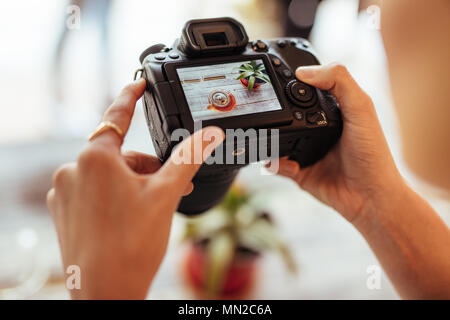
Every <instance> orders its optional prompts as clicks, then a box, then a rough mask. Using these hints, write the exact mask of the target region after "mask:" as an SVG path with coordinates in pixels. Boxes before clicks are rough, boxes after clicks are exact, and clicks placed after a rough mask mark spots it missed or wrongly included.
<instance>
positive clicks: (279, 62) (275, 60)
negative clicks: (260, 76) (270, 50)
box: [272, 57, 281, 67]
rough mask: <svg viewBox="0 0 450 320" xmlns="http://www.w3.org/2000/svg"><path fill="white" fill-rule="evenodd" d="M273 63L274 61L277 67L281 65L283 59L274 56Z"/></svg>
mask: <svg viewBox="0 0 450 320" xmlns="http://www.w3.org/2000/svg"><path fill="white" fill-rule="evenodd" d="M272 63H273V65H274V66H275V67H279V66H281V60H280V59H278V58H275V57H273V58H272Z"/></svg>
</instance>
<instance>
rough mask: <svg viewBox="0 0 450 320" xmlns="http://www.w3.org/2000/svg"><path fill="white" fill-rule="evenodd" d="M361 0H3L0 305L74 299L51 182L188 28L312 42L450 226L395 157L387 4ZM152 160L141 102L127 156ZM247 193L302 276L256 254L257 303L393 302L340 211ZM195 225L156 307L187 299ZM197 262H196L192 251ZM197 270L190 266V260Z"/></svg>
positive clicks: (259, 185)
mask: <svg viewBox="0 0 450 320" xmlns="http://www.w3.org/2000/svg"><path fill="white" fill-rule="evenodd" d="M374 3H375V2H374V1H363V0H361V1H358V0H322V1H318V0H292V1H290V0H279V1H277V0H226V1H225V0H190V1H182V0H179V1H178V0H165V1H156V0H134V1H125V0H115V1H114V0H109V1H108V0H84V1H82V0H78V1H72V2H70V1H61V0H46V1H37V0H15V1H7V0H4V1H1V2H0V21H1V26H2V27H1V28H0V43H1V47H0V98H1V100H0V101H1V102H0V108H1V115H2V116H1V117H0V299H1V298H3V299H5V298H6V299H8V298H9V299H23V298H26V299H67V298H69V294H68V292H67V291H66V290H65V281H64V274H63V270H62V267H61V261H60V255H59V250H58V243H57V238H56V233H55V231H54V229H53V225H52V221H51V218H50V215H49V213H48V211H47V208H46V205H45V195H46V192H47V190H48V189H49V188H50V187H51V174H52V171H53V170H54V169H56V168H57V167H58V166H59V165H60V164H62V163H63V162H67V161H72V160H75V159H76V157H77V154H78V153H79V151H80V150H81V148H82V147H83V146H84V144H85V141H86V137H87V136H88V134H89V133H90V132H91V131H92V130H93V128H94V127H95V125H96V124H97V123H98V122H99V120H100V118H101V114H102V112H103V111H104V109H105V108H106V107H107V106H108V104H109V103H110V102H111V101H112V99H113V97H114V96H116V95H117V94H118V92H119V91H120V89H121V87H123V86H124V85H125V84H127V83H128V82H130V81H131V80H132V77H133V74H134V71H135V70H136V69H137V68H138V67H139V64H138V57H139V54H140V53H141V52H142V51H143V50H144V49H145V48H147V47H148V46H150V45H152V44H155V43H165V44H167V45H171V44H172V42H173V40H174V39H175V38H176V37H178V35H179V34H180V31H181V28H182V26H183V24H184V23H185V21H186V20H188V19H193V18H209V17H218V16H231V17H234V18H236V19H238V20H239V21H241V22H242V23H243V25H244V26H245V27H246V29H247V32H248V34H249V37H250V39H254V40H256V39H267V38H271V37H277V36H285V35H288V36H302V37H305V38H309V40H310V41H311V42H312V44H313V46H314V48H315V50H316V52H317V55H318V57H319V59H320V61H321V62H322V63H328V62H332V61H339V62H341V63H343V64H344V65H346V66H347V67H348V69H349V70H350V72H351V73H352V74H353V75H354V77H355V78H356V79H357V81H358V82H359V84H360V85H361V86H362V87H363V89H364V90H366V91H367V92H368V93H369V94H370V95H371V97H372V98H373V100H374V102H375V105H376V108H377V112H378V115H379V118H380V120H381V123H382V126H383V129H384V132H385V134H386V136H387V138H388V141H389V144H390V147H391V150H392V152H393V154H394V157H395V159H396V162H397V164H398V166H399V168H400V170H401V171H402V173H403V174H404V175H405V176H406V178H407V179H408V181H409V182H410V183H411V184H412V185H413V186H414V187H415V188H416V189H418V190H419V191H420V192H422V193H423V194H424V195H425V197H426V198H427V200H429V201H430V203H431V204H432V206H433V207H434V208H435V209H436V210H437V211H438V212H439V213H440V214H441V215H442V217H443V218H444V219H445V220H446V221H447V223H449V222H450V215H449V212H450V210H449V209H450V208H449V206H448V204H446V203H444V202H443V201H441V200H439V198H438V197H437V196H435V195H434V191H433V190H430V189H427V187H424V186H423V184H420V183H419V182H418V181H417V180H416V179H415V178H414V177H413V176H411V175H410V173H409V172H408V170H407V168H406V167H405V165H404V164H403V161H402V159H401V157H400V147H399V142H398V136H397V131H396V120H395V114H394V113H393V108H392V103H391V99H390V94H389V83H388V78H387V74H386V63H385V57H384V50H383V45H382V41H381V38H380V34H379V25H378V17H379V14H380V10H379V8H378V7H377V6H376V5H374ZM123 148H124V149H125V150H128V149H131V150H138V151H141V152H146V153H150V154H154V149H153V146H152V143H151V140H150V135H149V133H148V130H147V127H146V123H145V119H144V115H143V111H142V106H141V102H138V105H137V109H136V112H135V115H134V118H133V122H132V125H131V128H130V131H129V134H128V136H127V138H126V140H125V144H124V147H123ZM238 180H239V181H238V183H239V185H240V186H241V187H242V188H244V189H246V190H248V191H249V192H251V193H252V194H255V195H258V194H259V195H264V196H263V197H260V198H262V199H263V200H258V201H259V204H258V205H259V206H261V207H264V211H265V212H269V213H270V217H271V218H270V220H271V221H273V224H274V225H275V226H276V229H277V230H278V233H279V234H280V236H281V237H282V238H283V240H284V243H285V244H286V246H287V247H289V249H290V252H291V255H292V259H293V260H294V261H295V263H296V264H297V266H298V270H297V274H296V275H292V274H290V273H289V272H288V271H287V269H286V268H285V267H284V265H283V261H282V259H279V257H278V255H277V253H276V252H273V251H268V252H267V253H264V254H262V255H260V256H259V257H258V271H257V272H255V281H254V284H253V285H252V290H251V294H249V295H248V296H247V297H251V298H260V299H313V298H323V299H397V298H398V297H397V295H396V293H395V292H394V290H393V288H392V287H391V285H390V284H389V281H388V279H387V277H386V276H385V275H384V274H382V275H381V283H380V286H379V288H370V286H368V285H367V281H368V277H369V276H370V274H371V273H370V272H371V271H370V270H373V266H378V262H377V260H376V259H375V257H374V256H373V254H372V253H371V251H370V249H369V247H368V246H367V244H366V243H365V242H364V239H363V238H362V237H361V236H360V235H359V234H358V233H357V231H356V230H355V229H354V228H353V227H352V226H351V225H349V224H348V223H347V222H346V221H345V220H344V219H343V218H341V217H340V216H339V215H338V214H337V213H336V212H334V211H333V210H331V209H329V208H327V207H325V206H324V205H322V204H321V203H319V202H318V201H316V200H315V199H313V198H312V197H311V196H309V195H308V194H306V193H304V192H302V191H300V190H299V189H298V188H297V187H296V186H295V185H294V184H293V183H292V182H290V181H288V180H285V179H283V178H280V177H276V176H270V175H269V176H268V175H261V173H260V167H259V165H251V166H249V167H247V168H245V169H243V170H242V172H241V173H240V175H239V178H238ZM186 220H187V219H185V218H183V217H181V216H179V215H177V216H176V218H175V219H174V225H173V230H172V234H171V241H170V244H169V250H168V254H167V256H166V258H165V260H164V262H163V265H162V267H161V269H160V271H159V273H158V275H157V277H156V279H155V281H154V283H153V285H152V288H151V290H150V293H149V297H148V298H149V299H190V298H195V297H197V296H198V295H196V294H195V293H193V291H192V290H191V289H192V288H191V287H192V285H191V284H189V283H187V282H186V279H185V278H186V277H185V272H183V270H181V269H182V268H183V267H182V266H184V265H185V264H184V261H187V260H189V259H188V258H186V253H187V252H189V250H190V249H189V245H188V244H186V242H184V243H183V242H181V238H182V236H183V234H184V230H185V227H186V223H187V221H186ZM188 256H189V254H188ZM194 260H195V259H194ZM368 272H369V273H368Z"/></svg>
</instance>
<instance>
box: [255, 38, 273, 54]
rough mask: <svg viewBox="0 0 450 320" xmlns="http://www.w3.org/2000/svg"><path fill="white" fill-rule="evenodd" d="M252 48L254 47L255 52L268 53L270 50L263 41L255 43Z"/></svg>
mask: <svg viewBox="0 0 450 320" xmlns="http://www.w3.org/2000/svg"><path fill="white" fill-rule="evenodd" d="M252 47H253V50H254V51H257V52H261V51H267V50H268V49H269V47H268V46H267V44H266V43H265V42H264V41H262V40H256V41H255V42H253V46H252Z"/></svg>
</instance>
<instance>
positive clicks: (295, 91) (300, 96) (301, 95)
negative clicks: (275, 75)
mask: <svg viewBox="0 0 450 320" xmlns="http://www.w3.org/2000/svg"><path fill="white" fill-rule="evenodd" d="M285 92H286V95H287V96H288V98H289V100H291V102H293V103H294V104H295V105H297V106H299V107H302V108H308V107H310V106H312V105H313V104H314V102H315V93H314V89H313V88H312V87H311V86H309V85H307V84H306V83H303V82H300V81H298V80H291V81H289V82H288V84H287V85H286V88H285Z"/></svg>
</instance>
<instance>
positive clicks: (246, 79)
mask: <svg viewBox="0 0 450 320" xmlns="http://www.w3.org/2000/svg"><path fill="white" fill-rule="evenodd" d="M237 71H238V72H239V76H238V77H237V78H236V80H239V81H240V82H241V83H242V85H243V86H244V87H245V88H247V90H248V91H249V92H252V91H253V90H256V89H258V88H259V87H260V86H261V85H262V84H264V83H269V84H270V83H271V82H270V78H269V76H268V75H267V73H266V68H265V66H264V63H257V62H256V61H255V60H252V61H250V63H243V64H242V65H241V66H239V67H238V68H237Z"/></svg>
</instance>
